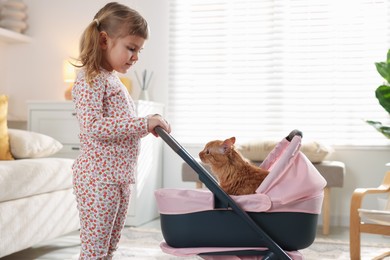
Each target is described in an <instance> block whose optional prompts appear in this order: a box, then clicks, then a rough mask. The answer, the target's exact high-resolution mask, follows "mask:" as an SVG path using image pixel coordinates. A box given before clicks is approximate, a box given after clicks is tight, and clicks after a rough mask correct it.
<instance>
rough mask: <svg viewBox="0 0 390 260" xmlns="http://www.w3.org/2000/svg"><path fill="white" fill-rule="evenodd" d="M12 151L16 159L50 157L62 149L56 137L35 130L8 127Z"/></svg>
mask: <svg viewBox="0 0 390 260" xmlns="http://www.w3.org/2000/svg"><path fill="white" fill-rule="evenodd" d="M8 135H9V142H10V147H11V153H12V155H13V156H14V157H15V158H16V159H27V158H41V157H48V156H50V155H53V154H55V153H57V152H58V151H59V150H61V149H62V147H63V145H62V144H61V143H60V142H59V141H57V140H55V139H54V138H52V137H50V136H47V135H44V134H40V133H35V132H29V131H25V130H18V129H8Z"/></svg>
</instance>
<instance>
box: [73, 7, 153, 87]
mask: <svg viewBox="0 0 390 260" xmlns="http://www.w3.org/2000/svg"><path fill="white" fill-rule="evenodd" d="M148 34H149V28H148V23H147V22H146V20H145V19H144V18H143V17H142V16H141V15H140V14H139V13H138V12H137V11H135V10H133V9H131V8H129V7H127V6H125V5H122V4H118V3H115V2H112V3H108V4H106V5H105V6H104V7H103V8H102V9H100V10H99V11H98V12H97V14H96V15H95V16H94V19H93V21H91V23H90V24H89V25H88V27H87V28H86V29H85V31H84V33H83V35H82V37H81V41H80V57H79V61H80V62H81V65H80V67H84V68H85V71H86V77H87V80H88V81H91V79H92V78H93V77H94V76H96V75H97V74H99V70H100V68H101V67H103V68H104V69H106V70H109V71H111V70H116V71H119V72H121V73H125V72H126V70H127V69H128V68H130V66H131V65H133V64H134V63H135V62H136V61H137V60H138V53H139V51H140V50H141V49H142V47H143V44H144V41H145V40H146V39H147V38H148Z"/></svg>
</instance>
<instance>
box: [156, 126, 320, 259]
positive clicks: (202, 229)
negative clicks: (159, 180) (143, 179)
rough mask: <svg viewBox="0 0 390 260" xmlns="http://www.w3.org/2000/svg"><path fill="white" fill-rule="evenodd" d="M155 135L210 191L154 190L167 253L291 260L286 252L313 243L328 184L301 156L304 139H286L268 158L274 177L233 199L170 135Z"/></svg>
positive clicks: (163, 245) (161, 133)
mask: <svg viewBox="0 0 390 260" xmlns="http://www.w3.org/2000/svg"><path fill="white" fill-rule="evenodd" d="M156 132H157V133H158V134H159V136H160V137H161V138H162V139H163V140H164V141H165V142H166V143H167V144H168V145H169V146H170V147H171V148H172V149H173V150H174V151H175V152H176V153H177V154H178V155H179V156H180V157H181V158H182V159H183V160H184V161H185V162H186V163H187V164H188V165H189V166H190V167H191V168H192V169H193V170H194V171H195V172H196V173H197V174H198V175H199V179H200V181H202V182H203V183H204V184H205V185H206V187H207V188H208V189H209V190H202V189H193V190H191V189H189V190H183V189H159V190H156V192H155V196H156V200H157V206H158V209H159V212H160V221H161V230H162V234H163V237H164V240H165V243H163V244H162V246H161V247H162V249H163V251H166V252H168V253H171V252H175V253H173V254H176V255H186V253H182V252H181V251H183V250H184V251H185V250H186V249H194V248H197V249H200V251H199V250H195V251H194V252H196V253H192V254H199V255H202V254H207V255H213V254H216V255H220V254H222V255H231V254H234V255H263V256H265V257H264V259H271V258H273V257H275V258H277V259H291V258H290V256H291V254H290V255H289V254H287V253H286V252H285V251H296V250H300V249H304V248H307V247H308V246H310V245H311V244H312V243H313V241H314V239H315V235H316V229H317V220H318V215H319V213H320V211H321V206H322V199H323V188H324V187H325V186H326V181H325V180H324V179H323V177H322V176H321V175H320V174H319V172H318V171H317V170H316V168H315V167H314V166H313V165H312V164H311V162H310V161H309V160H308V159H307V158H306V157H305V156H304V155H303V154H302V153H301V152H300V151H299V148H300V143H301V137H300V136H294V138H292V140H291V142H290V141H289V140H287V139H283V140H282V141H281V142H280V143H279V144H278V145H277V146H276V147H275V148H274V150H273V151H272V152H271V153H270V154H269V155H268V156H267V158H266V159H265V160H264V162H263V163H262V164H261V167H262V168H264V169H267V170H269V172H270V173H269V175H268V176H267V177H266V179H265V180H264V181H263V183H262V184H261V185H260V186H259V188H258V189H257V191H256V194H250V195H242V196H230V195H228V194H226V193H225V192H224V191H223V190H222V189H221V188H220V186H219V185H218V182H217V181H216V180H215V178H214V177H213V175H211V174H210V173H209V172H208V171H207V170H206V169H205V168H204V167H203V166H202V165H201V164H199V163H198V162H197V160H196V159H195V158H193V157H192V156H191V155H190V154H189V153H188V152H187V151H186V150H185V149H184V148H183V147H182V146H181V145H180V144H179V143H178V142H177V141H176V140H175V139H174V138H173V137H172V136H170V135H169V134H168V133H166V132H165V131H164V130H163V129H162V128H160V127H157V128H156ZM167 248H168V250H167ZM221 248H222V250H221ZM259 248H261V250H260V249H259ZM181 249H182V250H181ZM214 249H215V250H214ZM202 250H203V251H202ZM184 251H183V252H184ZM189 251H191V250H189Z"/></svg>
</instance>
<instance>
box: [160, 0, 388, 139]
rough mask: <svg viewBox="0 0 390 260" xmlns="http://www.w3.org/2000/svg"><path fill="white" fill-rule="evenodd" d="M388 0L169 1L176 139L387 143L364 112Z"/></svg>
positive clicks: (382, 115) (372, 110)
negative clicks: (298, 137) (299, 137)
mask: <svg viewBox="0 0 390 260" xmlns="http://www.w3.org/2000/svg"><path fill="white" fill-rule="evenodd" d="M389 10H390V8H389V3H388V1H387V0H376V1H370V0H343V1H338V0H317V1H310V0H290V1H288V0H261V1H259V0H241V1H234V0H230V1H229V0H185V1H182V0H170V25H169V28H170V35H169V37H170V52H169V53H170V54H169V59H170V60H169V65H170V68H169V71H170V75H169V104H168V113H169V115H168V116H169V118H170V121H171V123H172V125H173V126H174V135H175V137H176V138H177V139H178V140H179V141H180V142H183V143H204V142H207V141H209V140H211V139H222V138H228V137H230V136H236V138H237V140H238V141H239V142H244V141H248V140H252V139H256V138H280V139H281V138H282V137H284V136H285V135H287V134H288V133H289V132H290V131H291V130H292V129H295V128H297V129H300V130H302V131H303V134H304V137H305V138H308V139H314V140H321V141H324V142H326V143H329V144H333V145H383V144H388V141H387V140H386V138H385V137H384V136H382V135H381V134H380V133H378V132H376V130H375V129H374V128H372V127H371V126H369V125H368V124H366V123H365V122H364V119H374V120H382V121H383V120H384V119H387V118H388V115H387V113H386V112H385V111H384V109H383V108H382V107H380V105H379V103H378V102H377V100H376V98H375V96H374V91H375V89H376V87H377V86H379V85H380V84H382V82H383V80H382V78H381V77H380V75H379V74H378V73H377V71H376V69H375V65H374V62H377V61H384V60H385V59H386V53H387V49H388V48H389V43H390V41H389V38H390V37H389V36H390V20H389V17H390V15H389Z"/></svg>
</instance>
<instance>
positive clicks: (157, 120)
mask: <svg viewBox="0 0 390 260" xmlns="http://www.w3.org/2000/svg"><path fill="white" fill-rule="evenodd" d="M156 126H160V127H161V128H163V129H164V130H165V131H167V133H170V132H171V126H170V125H169V123H168V121H167V120H165V119H164V118H163V117H162V116H161V115H159V114H154V115H149V116H148V131H149V133H152V134H153V135H154V136H156V137H158V134H157V133H156V131H154V128H156Z"/></svg>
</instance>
